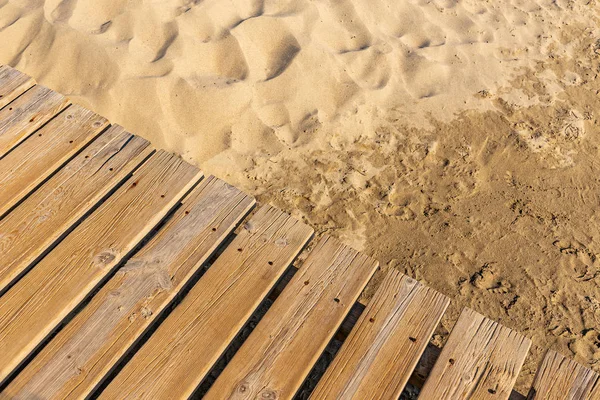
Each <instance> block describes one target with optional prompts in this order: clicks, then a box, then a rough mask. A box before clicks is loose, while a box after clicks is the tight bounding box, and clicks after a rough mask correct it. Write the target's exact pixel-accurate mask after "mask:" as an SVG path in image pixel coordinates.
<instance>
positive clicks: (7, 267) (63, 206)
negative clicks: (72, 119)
mask: <svg viewBox="0 0 600 400" xmlns="http://www.w3.org/2000/svg"><path fill="white" fill-rule="evenodd" d="M150 152H151V147H150V144H149V142H147V141H146V140H144V139H142V138H140V137H134V136H133V135H131V134H130V133H127V132H125V131H124V130H123V128H121V127H119V126H113V127H111V128H110V129H109V130H108V131H106V132H105V133H103V134H102V135H101V136H100V137H99V138H98V139H96V140H95V141H94V142H92V144H91V145H90V146H89V147H88V148H86V149H85V151H83V152H81V153H80V154H79V155H77V156H76V157H75V158H74V159H73V160H71V161H70V162H69V163H68V164H67V165H65V167H63V168H61V169H60V170H59V171H58V172H57V173H56V175H54V176H52V177H51V178H50V179H49V180H48V181H47V182H45V183H44V184H43V185H42V186H41V187H40V188H39V189H38V190H36V191H35V192H33V193H32V195H31V196H29V197H28V198H27V199H25V201H23V203H21V204H19V205H18V206H17V207H16V208H15V209H14V210H12V212H10V213H9V214H7V215H6V216H5V217H4V218H3V219H0V293H1V292H2V291H3V289H5V288H6V287H7V286H8V285H9V284H10V283H11V282H12V281H13V280H14V279H15V278H17V277H18V276H19V274H21V273H22V272H23V271H25V270H26V269H27V268H28V267H29V266H31V265H32V263H34V262H35V260H36V259H38V258H39V257H40V256H41V255H42V254H43V253H44V251H46V250H47V249H48V248H49V247H50V246H51V245H52V244H53V243H54V242H55V241H56V240H58V239H59V238H60V237H61V236H62V235H63V234H64V233H65V232H66V231H68V229H69V228H71V227H72V226H73V225H74V224H75V223H76V222H77V221H78V220H79V219H80V218H81V217H83V216H84V215H85V213H86V212H88V211H89V210H90V209H91V208H92V207H94V206H95V205H96V204H97V203H98V202H99V201H101V200H102V199H103V198H104V197H105V196H106V195H107V194H109V193H110V191H111V190H112V189H113V188H114V187H115V186H116V185H118V184H119V183H121V182H122V181H123V180H124V179H125V178H126V177H127V176H128V175H130V174H131V172H133V170H134V169H135V168H137V167H138V166H139V165H140V164H141V163H142V162H143V161H144V160H145V159H146V158H147V157H148V156H149V155H150Z"/></svg>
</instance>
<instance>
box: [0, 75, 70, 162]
mask: <svg viewBox="0 0 600 400" xmlns="http://www.w3.org/2000/svg"><path fill="white" fill-rule="evenodd" d="M69 104H70V102H69V100H68V99H67V98H66V97H64V96H63V95H61V94H59V93H56V92H54V91H52V90H50V89H48V88H45V87H44V86H40V85H36V86H34V87H32V88H31V89H29V90H28V91H27V92H25V93H24V94H23V95H22V96H21V97H19V98H18V99H16V100H14V101H13V102H12V103H10V105H9V106H8V107H5V108H3V109H1V110H0V158H2V157H3V156H4V155H6V153H8V152H9V151H10V150H11V149H12V148H13V147H15V146H16V145H18V144H19V143H21V142H22V141H23V140H25V139H26V138H27V137H29V136H30V135H31V134H33V133H34V132H35V131H36V130H37V129H38V128H39V127H41V126H42V125H44V124H45V123H46V122H48V121H49V120H50V119H51V118H52V117H54V116H55V115H56V114H58V113H59V112H60V111H62V110H63V109H64V108H65V107H67V106H68V105H69Z"/></svg>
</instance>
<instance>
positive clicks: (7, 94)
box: [0, 65, 35, 108]
mask: <svg viewBox="0 0 600 400" xmlns="http://www.w3.org/2000/svg"><path fill="white" fill-rule="evenodd" d="M33 85H35V81H34V80H33V79H32V78H31V77H29V76H27V75H25V74H24V73H22V72H19V71H17V70H16V69H14V68H11V67H9V66H8V65H2V66H0V108H3V107H4V106H6V105H7V104H8V103H10V102H11V101H13V100H14V99H16V98H17V97H19V96H20V95H21V94H23V92H25V91H26V90H27V89H29V88H30V87H32V86H33Z"/></svg>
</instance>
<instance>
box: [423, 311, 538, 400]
mask: <svg viewBox="0 0 600 400" xmlns="http://www.w3.org/2000/svg"><path fill="white" fill-rule="evenodd" d="M530 346H531V341H530V340H529V339H527V338H526V337H524V336H522V335H520V334H518V333H516V332H514V331H512V330H511V329H508V328H506V327H504V326H501V325H499V324H498V323H496V322H494V321H491V320H489V319H487V318H485V317H483V316H482V315H480V314H478V313H476V312H475V311H473V310H471V309H468V308H467V309H464V310H463V312H462V313H461V315H460V317H459V319H458V321H457V322H456V325H455V326H454V329H453V330H452V333H451V334H450V337H449V338H448V342H447V343H446V345H445V346H444V347H443V348H442V352H441V354H440V356H439V358H438V360H437V362H436V363H435V365H434V367H433V370H432V371H431V374H430V375H429V378H427V381H426V382H425V385H424V386H423V389H422V390H421V394H420V396H419V397H420V398H421V399H448V400H450V399H452V400H460V399H472V400H475V399H495V400H498V399H508V398H509V396H510V394H511V391H512V388H513V386H514V384H515V382H516V380H517V376H518V375H519V371H520V370H521V366H522V365H523V362H524V361H525V357H526V356H527V352H528V351H529V347H530Z"/></svg>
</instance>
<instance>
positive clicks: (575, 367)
mask: <svg viewBox="0 0 600 400" xmlns="http://www.w3.org/2000/svg"><path fill="white" fill-rule="evenodd" d="M527 399H528V400H598V399H600V376H599V375H598V374H597V373H596V372H594V371H592V370H591V369H588V368H585V367H584V366H583V365H581V364H578V363H576V362H575V361H572V360H569V359H567V358H566V357H563V356H562V355H560V354H559V353H557V352H555V351H553V350H550V351H548V352H547V353H546V357H544V361H542V365H540V368H539V369H538V371H537V374H536V375H535V380H534V382H533V387H532V388H531V390H530V391H529V396H527Z"/></svg>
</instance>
